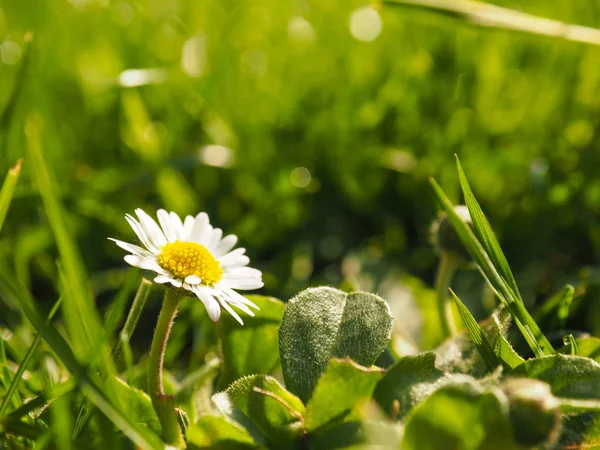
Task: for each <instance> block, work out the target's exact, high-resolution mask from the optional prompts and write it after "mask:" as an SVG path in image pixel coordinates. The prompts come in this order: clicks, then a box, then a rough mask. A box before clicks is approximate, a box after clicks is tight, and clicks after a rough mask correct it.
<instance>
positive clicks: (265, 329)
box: [219, 295, 285, 389]
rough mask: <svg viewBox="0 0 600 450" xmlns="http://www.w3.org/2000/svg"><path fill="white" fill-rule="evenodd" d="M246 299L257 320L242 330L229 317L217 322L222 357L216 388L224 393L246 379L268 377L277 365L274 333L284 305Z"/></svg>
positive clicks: (259, 298)
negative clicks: (236, 381)
mask: <svg viewBox="0 0 600 450" xmlns="http://www.w3.org/2000/svg"><path fill="white" fill-rule="evenodd" d="M248 299H249V300H251V301H252V302H254V303H255V304H256V306H258V307H259V308H260V311H259V312H257V314H256V317H254V318H252V320H249V321H248V323H247V324H245V325H243V326H242V325H240V324H239V323H238V322H237V321H236V320H235V319H234V318H233V317H232V316H230V315H228V314H227V315H224V316H223V317H222V318H221V321H220V322H219V334H220V337H221V350H222V356H223V365H222V371H221V377H220V379H219V385H220V387H221V388H223V389H224V388H226V387H227V386H229V385H230V384H231V383H232V382H233V381H234V380H237V379H238V378H240V377H243V376H245V375H250V374H254V373H270V372H272V371H273V369H274V368H275V367H276V366H277V364H278V363H279V351H278V349H279V339H278V333H277V330H278V329H279V324H280V323H281V318H282V317H283V311H284V309H285V305H284V304H283V302H281V301H280V300H277V299H276V298H273V297H264V296H261V295H249V296H248Z"/></svg>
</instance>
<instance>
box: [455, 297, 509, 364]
mask: <svg viewBox="0 0 600 450" xmlns="http://www.w3.org/2000/svg"><path fill="white" fill-rule="evenodd" d="M449 291H450V294H451V295H452V298H453V299H454V302H455V303H456V307H457V308H458V313H459V314H460V317H461V319H462V321H463V323H464V324H465V327H466V328H467V332H468V333H469V337H470V338H471V340H472V341H473V343H474V344H475V348H477V351H478V352H479V354H480V355H481V359H483V362H484V363H485V366H486V367H487V369H488V370H490V371H492V370H494V369H495V368H496V367H498V366H500V365H502V361H500V358H498V356H496V354H495V353H494V349H493V348H492V346H491V345H490V343H489V342H488V340H487V338H486V337H485V334H483V330H482V329H481V327H480V326H479V324H478V323H477V321H476V320H475V318H474V317H473V315H472V314H471V312H470V311H469V309H468V308H467V307H466V306H465V304H464V303H463V302H461V301H460V299H459V298H458V296H457V295H456V294H455V293H454V291H453V290H452V289H449Z"/></svg>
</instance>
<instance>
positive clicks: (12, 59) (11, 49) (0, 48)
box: [0, 41, 23, 66]
mask: <svg viewBox="0 0 600 450" xmlns="http://www.w3.org/2000/svg"><path fill="white" fill-rule="evenodd" d="M22 54H23V52H22V51H21V47H19V45H18V44H17V43H15V42H12V41H6V42H3V43H2V45H0V57H1V58H2V62H3V63H4V64H9V65H11V66H12V65H13V64H16V63H18V62H19V60H20V59H21V55H22Z"/></svg>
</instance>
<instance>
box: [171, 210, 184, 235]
mask: <svg viewBox="0 0 600 450" xmlns="http://www.w3.org/2000/svg"><path fill="white" fill-rule="evenodd" d="M170 215H171V225H172V226H173V229H174V230H175V234H176V235H177V239H179V240H180V241H183V240H184V234H183V223H182V222H181V219H180V218H179V216H178V215H177V214H176V213H174V212H172V213H171V214H170Z"/></svg>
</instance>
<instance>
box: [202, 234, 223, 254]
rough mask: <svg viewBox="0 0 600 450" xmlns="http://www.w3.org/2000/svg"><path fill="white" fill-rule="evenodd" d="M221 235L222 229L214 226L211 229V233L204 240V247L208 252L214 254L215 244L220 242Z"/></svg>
mask: <svg viewBox="0 0 600 450" xmlns="http://www.w3.org/2000/svg"><path fill="white" fill-rule="evenodd" d="M222 236H223V230H221V229H220V228H215V229H214V230H213V232H212V235H211V236H210V238H209V239H208V241H207V242H206V248H207V249H208V251H209V252H211V253H213V254H214V252H215V250H216V249H217V246H218V245H219V243H220V242H221V237H222Z"/></svg>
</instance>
